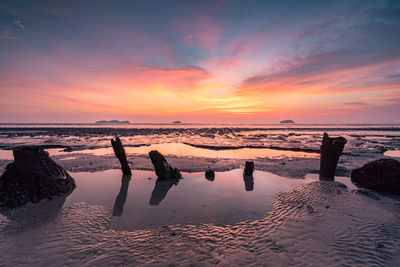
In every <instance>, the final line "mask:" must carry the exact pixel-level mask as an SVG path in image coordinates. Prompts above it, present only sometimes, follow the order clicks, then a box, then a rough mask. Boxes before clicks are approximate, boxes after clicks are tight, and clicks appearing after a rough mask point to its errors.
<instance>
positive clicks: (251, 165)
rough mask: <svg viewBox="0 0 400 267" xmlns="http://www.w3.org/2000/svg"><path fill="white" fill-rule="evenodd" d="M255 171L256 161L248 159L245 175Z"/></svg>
mask: <svg viewBox="0 0 400 267" xmlns="http://www.w3.org/2000/svg"><path fill="white" fill-rule="evenodd" d="M253 171H254V162H253V161H246V165H244V172H243V173H244V174H245V175H253Z"/></svg>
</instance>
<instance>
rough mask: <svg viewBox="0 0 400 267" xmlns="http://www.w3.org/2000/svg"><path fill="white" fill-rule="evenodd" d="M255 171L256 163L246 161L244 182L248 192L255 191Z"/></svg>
mask: <svg viewBox="0 0 400 267" xmlns="http://www.w3.org/2000/svg"><path fill="white" fill-rule="evenodd" d="M253 171H254V162H253V161H246V164H245V165H244V170H243V181H244V188H245V190H246V191H253V189H254V178H253Z"/></svg>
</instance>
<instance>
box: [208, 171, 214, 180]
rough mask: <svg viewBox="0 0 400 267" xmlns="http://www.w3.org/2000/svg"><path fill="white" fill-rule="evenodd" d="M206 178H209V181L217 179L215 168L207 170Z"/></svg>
mask: <svg viewBox="0 0 400 267" xmlns="http://www.w3.org/2000/svg"><path fill="white" fill-rule="evenodd" d="M206 179H207V180H209V181H214V179H215V172H214V171H213V170H211V169H208V170H207V171H206Z"/></svg>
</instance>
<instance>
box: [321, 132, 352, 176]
mask: <svg viewBox="0 0 400 267" xmlns="http://www.w3.org/2000/svg"><path fill="white" fill-rule="evenodd" d="M346 143H347V140H346V138H344V137H336V138H331V137H329V136H328V134H327V133H324V137H323V138H322V145H321V163H320V169H319V179H320V180H324V181H333V180H334V179H335V172H336V167H337V163H338V161H339V157H340V156H341V155H342V152H343V148H344V145H345V144H346Z"/></svg>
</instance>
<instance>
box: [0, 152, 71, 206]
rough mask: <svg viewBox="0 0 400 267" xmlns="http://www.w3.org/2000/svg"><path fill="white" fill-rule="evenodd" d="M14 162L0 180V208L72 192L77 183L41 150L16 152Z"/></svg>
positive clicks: (8, 166) (35, 201)
mask: <svg viewBox="0 0 400 267" xmlns="http://www.w3.org/2000/svg"><path fill="white" fill-rule="evenodd" d="M13 154H14V162H12V163H10V164H8V165H7V167H6V171H5V172H4V173H3V175H2V176H1V177H0V206H1V207H5V208H14V207H18V206H22V205H24V204H26V203H28V202H30V201H31V202H33V203H37V202H39V201H40V200H41V199H44V198H48V199H50V198H52V196H59V195H63V194H65V193H69V192H71V191H72V190H73V189H74V188H75V186H76V185H75V181H74V179H73V178H72V177H71V176H70V175H69V174H68V173H67V172H66V171H65V170H64V169H63V168H62V167H61V166H59V165H58V164H57V163H55V162H54V161H53V160H52V159H51V158H50V157H49V154H48V153H47V152H46V151H44V150H43V149H41V148H36V147H27V146H24V147H18V148H16V149H14V151H13Z"/></svg>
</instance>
